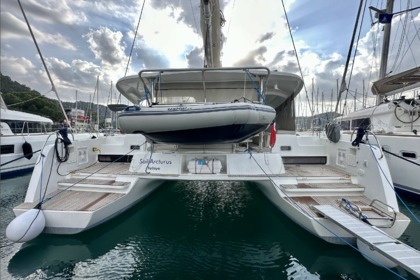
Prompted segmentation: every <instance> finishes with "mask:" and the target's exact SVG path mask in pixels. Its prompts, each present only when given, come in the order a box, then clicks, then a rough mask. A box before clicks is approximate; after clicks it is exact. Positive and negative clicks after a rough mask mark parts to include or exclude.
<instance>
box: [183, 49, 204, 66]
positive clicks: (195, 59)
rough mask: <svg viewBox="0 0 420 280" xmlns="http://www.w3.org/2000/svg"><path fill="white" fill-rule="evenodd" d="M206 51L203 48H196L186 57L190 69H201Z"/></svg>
mask: <svg viewBox="0 0 420 280" xmlns="http://www.w3.org/2000/svg"><path fill="white" fill-rule="evenodd" d="M203 57H204V50H203V48H197V47H194V48H192V49H191V51H190V52H188V53H187V54H186V55H185V58H186V59H187V62H188V67H191V68H200V67H203V64H204V60H203Z"/></svg>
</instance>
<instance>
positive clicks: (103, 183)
mask: <svg viewBox="0 0 420 280" xmlns="http://www.w3.org/2000/svg"><path fill="white" fill-rule="evenodd" d="M129 186H130V182H122V181H116V180H115V178H92V179H91V178H88V179H84V178H80V177H71V178H67V179H64V180H62V181H60V182H58V189H60V190H63V189H69V190H73V191H90V192H95V191H97V192H104V191H106V192H112V193H121V192H125V191H126V190H127V189H128V188H129Z"/></svg>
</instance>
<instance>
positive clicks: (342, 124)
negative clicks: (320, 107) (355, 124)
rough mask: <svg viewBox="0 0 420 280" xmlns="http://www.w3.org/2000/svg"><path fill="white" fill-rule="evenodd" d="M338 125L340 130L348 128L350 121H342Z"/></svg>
mask: <svg viewBox="0 0 420 280" xmlns="http://www.w3.org/2000/svg"><path fill="white" fill-rule="evenodd" d="M340 125H341V129H342V130H350V121H342V122H341V123H340Z"/></svg>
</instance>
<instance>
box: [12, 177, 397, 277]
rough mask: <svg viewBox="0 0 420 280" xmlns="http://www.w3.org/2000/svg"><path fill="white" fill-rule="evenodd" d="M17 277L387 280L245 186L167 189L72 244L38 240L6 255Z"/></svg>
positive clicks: (49, 237) (68, 238) (167, 186)
mask: <svg viewBox="0 0 420 280" xmlns="http://www.w3.org/2000/svg"><path fill="white" fill-rule="evenodd" d="M7 269H8V272H9V273H10V274H11V275H12V276H14V277H16V278H25V277H28V278H42V279H57V278H58V279H69V278H75V279H85V278H94V279H122V278H124V279H145V278H146V279H156V278H157V279H330V278H331V279H378V278H383V279H389V277H390V276H391V275H390V273H389V272H387V271H385V270H384V269H381V268H379V267H376V266H374V265H372V264H370V263H368V262H367V261H365V260H364V259H363V257H361V256H360V255H359V254H358V253H356V252H354V251H353V250H352V249H350V248H348V247H345V246H337V245H332V244H328V243H326V242H324V241H322V240H320V239H318V238H316V237H314V236H312V235H310V234H309V233H307V232H306V231H304V230H302V229H301V228H300V227H298V226H297V225H295V224H294V223H292V222H291V221H290V220H289V219H288V218H287V217H285V216H283V215H282V214H281V213H279V212H278V210H277V209H275V207H274V206H272V205H271V204H270V203H269V202H268V201H267V199H266V198H264V197H263V196H262V194H261V193H260V192H259V191H258V189H257V188H256V186H255V185H253V184H240V183H229V182H218V183H212V182H190V183H185V182H169V183H166V184H165V185H164V186H163V187H162V188H161V189H160V190H159V191H157V192H156V193H154V194H152V195H151V196H150V197H149V198H147V199H146V200H145V201H143V202H141V203H140V204H139V205H137V206H136V207H134V208H133V209H131V210H129V211H128V212H126V213H124V214H123V215H121V216H118V217H116V218H114V219H113V220H111V221H109V222H107V223H105V224H103V225H101V226H100V227H98V228H95V229H93V230H90V231H88V232H86V233H82V234H78V235H74V236H57V235H45V234H44V235H41V236H39V237H38V238H36V239H35V240H33V241H31V242H27V243H25V244H24V245H23V246H22V248H21V249H20V250H19V251H18V252H17V253H16V254H15V255H14V256H13V257H12V259H11V260H10V262H9V265H8V268H7Z"/></svg>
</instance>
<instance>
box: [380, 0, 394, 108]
mask: <svg viewBox="0 0 420 280" xmlns="http://www.w3.org/2000/svg"><path fill="white" fill-rule="evenodd" d="M393 10H394V0H387V1H386V9H385V11H384V12H385V14H386V15H387V16H390V17H391V19H392V12H393ZM381 12H382V13H383V11H381ZM391 19H390V20H389V21H386V22H384V24H385V26H384V39H383V41H382V52H381V64H380V68H379V80H381V79H383V78H385V77H386V68H387V66H388V54H389V42H390V38H391ZM383 100H384V97H383V95H380V94H378V96H377V98H376V104H377V105H378V104H380V103H381V102H382V101H383Z"/></svg>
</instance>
